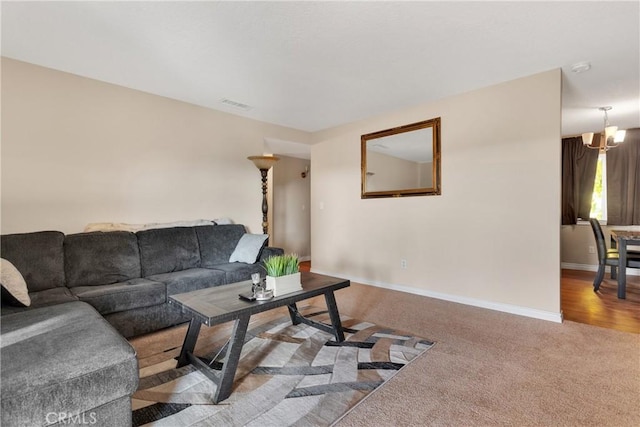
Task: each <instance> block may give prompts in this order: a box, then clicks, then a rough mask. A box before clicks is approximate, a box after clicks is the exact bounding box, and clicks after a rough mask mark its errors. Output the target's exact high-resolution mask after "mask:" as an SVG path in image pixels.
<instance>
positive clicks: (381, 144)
mask: <svg viewBox="0 0 640 427" xmlns="http://www.w3.org/2000/svg"><path fill="white" fill-rule="evenodd" d="M360 139H361V147H360V148H361V159H362V163H361V172H362V178H361V179H362V181H361V182H362V185H361V190H362V191H361V198H363V199H368V198H378V197H404V196H429V195H439V194H440V192H441V189H440V188H441V187H440V185H441V184H440V157H441V154H440V117H436V118H434V119H429V120H425V121H422V122H418V123H412V124H409V125H404V126H399V127H396V128H393V129H386V130H381V131H378V132H374V133H369V134H366V135H362V136H361V138H360Z"/></svg>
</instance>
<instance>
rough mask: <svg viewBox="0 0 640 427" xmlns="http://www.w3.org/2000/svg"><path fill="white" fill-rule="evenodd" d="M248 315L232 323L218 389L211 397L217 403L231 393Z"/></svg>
mask: <svg viewBox="0 0 640 427" xmlns="http://www.w3.org/2000/svg"><path fill="white" fill-rule="evenodd" d="M250 317H251V316H250V315H248V314H247V315H244V316H242V317H240V318H239V319H238V320H236V321H235V323H234V325H233V331H232V332H231V338H230V339H229V348H228V349H227V354H226V355H225V356H224V359H222V371H221V372H220V381H219V382H218V389H217V390H216V394H215V396H214V397H213V402H214V403H219V402H221V401H223V400H225V399H226V398H227V397H229V396H230V395H231V389H232V387H233V379H234V377H235V376H236V369H237V368H238V361H239V360H240V353H241V351H242V346H243V345H244V337H245V336H246V334H247V327H248V326H249V318H250Z"/></svg>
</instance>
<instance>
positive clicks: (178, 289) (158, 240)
mask: <svg viewBox="0 0 640 427" xmlns="http://www.w3.org/2000/svg"><path fill="white" fill-rule="evenodd" d="M245 233H246V230H245V227H244V226H243V225H238V224H231V225H207V226H196V227H171V228H159V229H151V230H143V231H138V232H137V233H131V232H125V231H110V232H91V233H79V234H70V235H66V236H65V235H64V234H63V233H61V232H57V231H43V232H35V233H24V234H10V235H4V236H1V237H0V250H1V253H0V256H1V257H2V258H4V259H7V260H9V261H10V262H11V263H12V264H13V265H14V266H15V267H16V268H17V269H18V270H19V271H20V273H21V274H22V275H23V277H24V279H25V281H26V283H27V287H28V290H29V297H30V299H31V306H30V307H28V308H25V307H15V306H11V305H7V304H6V301H4V300H3V301H2V308H1V311H0V314H1V315H2V317H1V319H0V321H1V327H2V331H1V335H0V338H1V346H2V349H1V361H2V364H1V368H2V373H1V379H2V382H1V391H0V392H1V394H2V425H50V424H55V423H54V422H53V420H54V419H56V417H58V418H57V420H58V421H57V422H59V424H60V425H68V424H69V422H70V420H71V421H74V420H75V421H80V422H79V423H80V424H82V423H83V422H84V423H86V422H88V421H93V420H94V418H97V419H96V420H95V422H91V424H92V425H128V424H130V423H131V414H130V396H131V394H132V393H133V392H134V391H135V389H136V387H137V382H138V375H137V361H136V358H135V352H134V351H133V349H132V348H131V346H130V345H129V344H128V343H127V342H126V340H125V339H124V338H123V336H124V337H127V338H128V337H132V336H136V335H140V334H144V333H147V332H151V331H155V330H158V329H162V328H166V327H169V326H172V325H176V324H179V323H182V322H186V321H188V320H189V318H188V317H187V316H185V315H184V314H183V313H181V312H180V311H179V310H177V309H176V308H175V306H173V305H169V304H168V297H169V296H170V295H173V294H177V293H182V292H188V291H192V290H196V289H202V288H206V287H211V286H220V285H224V284H227V283H233V282H237V281H241V280H249V279H250V276H251V274H252V273H256V272H259V273H261V274H263V275H264V269H263V268H262V267H261V261H262V260H264V259H265V258H267V257H269V256H272V255H278V254H282V253H283V251H282V249H279V248H271V247H265V248H263V249H262V251H261V253H260V255H259V257H258V259H257V261H256V262H255V263H243V262H229V259H230V256H231V254H232V253H233V252H234V249H235V248H236V245H237V244H238V242H239V241H240V240H241V238H242V236H243V235H244V234H245ZM116 331H117V332H119V333H120V335H119V334H118V333H117V332H116ZM112 383H113V384H112ZM52 414H53V415H52ZM55 414H58V415H55ZM60 414H68V415H69V416H70V417H71V418H66V419H63V418H64V417H63V418H60ZM80 416H82V417H80ZM25 417H26V418H25ZM74 417H75V418H74ZM92 417H94V418H92Z"/></svg>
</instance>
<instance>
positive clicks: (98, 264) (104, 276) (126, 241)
mask: <svg viewBox="0 0 640 427" xmlns="http://www.w3.org/2000/svg"><path fill="white" fill-rule="evenodd" d="M64 271H65V275H66V277H67V286H68V287H70V288H72V287H76V286H97V285H109V284H111V283H118V282H124V281H127V280H129V279H135V278H138V277H140V274H141V268H140V252H139V250H138V239H137V238H136V235H135V234H133V233H130V232H127V231H111V232H107V233H103V232H101V231H96V232H92V233H78V234H70V235H68V236H66V237H65V239H64Z"/></svg>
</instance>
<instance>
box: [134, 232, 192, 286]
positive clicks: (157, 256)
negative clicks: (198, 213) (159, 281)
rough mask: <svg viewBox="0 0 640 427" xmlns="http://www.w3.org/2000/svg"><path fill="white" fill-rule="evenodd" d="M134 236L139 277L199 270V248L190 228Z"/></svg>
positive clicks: (141, 233) (138, 233)
mask: <svg viewBox="0 0 640 427" xmlns="http://www.w3.org/2000/svg"><path fill="white" fill-rule="evenodd" d="M136 235H137V236H138V247H139V248H140V264H141V267H142V276H143V277H148V276H151V275H153V274H162V273H171V272H174V271H182V270H186V269H188V268H198V267H200V249H199V247H198V238H197V237H196V232H195V230H194V228H193V227H172V228H158V229H153V230H143V231H138V232H137V233H136Z"/></svg>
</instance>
